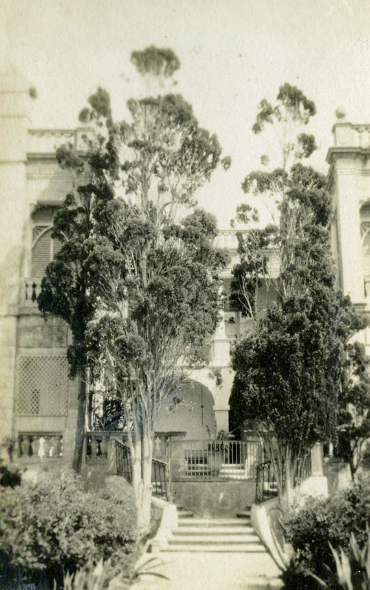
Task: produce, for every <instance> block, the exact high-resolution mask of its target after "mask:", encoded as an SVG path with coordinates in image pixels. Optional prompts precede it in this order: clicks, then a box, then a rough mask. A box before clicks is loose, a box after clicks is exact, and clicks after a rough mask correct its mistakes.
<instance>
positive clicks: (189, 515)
mask: <svg viewBox="0 0 370 590" xmlns="http://www.w3.org/2000/svg"><path fill="white" fill-rule="evenodd" d="M177 514H178V517H179V519H181V518H192V517H193V516H194V512H192V511H191V510H185V508H180V509H179V508H178V509H177Z"/></svg>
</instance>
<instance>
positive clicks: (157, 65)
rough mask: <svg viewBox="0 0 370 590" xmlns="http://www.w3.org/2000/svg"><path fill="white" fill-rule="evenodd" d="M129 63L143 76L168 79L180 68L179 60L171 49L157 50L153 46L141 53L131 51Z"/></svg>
mask: <svg viewBox="0 0 370 590" xmlns="http://www.w3.org/2000/svg"><path fill="white" fill-rule="evenodd" d="M131 62H132V63H133V64H134V66H135V67H136V69H137V70H138V72H139V73H140V74H142V75H143V76H144V75H147V74H151V75H154V76H164V77H166V78H168V77H170V76H172V75H173V74H174V72H176V70H178V69H179V67H180V60H179V58H178V57H177V55H176V54H175V53H174V51H172V49H168V48H165V49H163V48H158V47H155V46H154V45H151V46H150V47H147V48H146V49H144V50H143V51H133V52H132V54H131Z"/></svg>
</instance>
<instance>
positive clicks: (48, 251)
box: [31, 228, 62, 278]
mask: <svg viewBox="0 0 370 590" xmlns="http://www.w3.org/2000/svg"><path fill="white" fill-rule="evenodd" d="M52 231H53V230H52V229H51V228H50V229H48V230H47V231H45V232H44V233H43V234H42V235H41V236H40V237H39V238H38V240H37V241H36V242H35V243H34V245H33V248H32V264H31V276H32V277H35V278H36V277H43V276H44V274H45V270H46V267H47V265H48V264H49V262H51V260H52V257H53V256H55V254H57V253H58V252H59V251H60V249H61V247H62V244H61V242H59V240H53V239H52V237H51V234H52Z"/></svg>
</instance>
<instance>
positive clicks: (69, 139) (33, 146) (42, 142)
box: [27, 127, 95, 156]
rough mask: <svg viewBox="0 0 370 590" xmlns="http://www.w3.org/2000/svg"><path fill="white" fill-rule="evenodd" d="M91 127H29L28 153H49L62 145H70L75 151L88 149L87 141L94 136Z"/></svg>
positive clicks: (53, 152) (52, 152)
mask: <svg viewBox="0 0 370 590" xmlns="http://www.w3.org/2000/svg"><path fill="white" fill-rule="evenodd" d="M94 135H95V134H94V130H93V129H92V128H91V127H78V128H77V129H30V130H29V131H28V147H27V153H28V155H31V156H32V155H33V154H37V155H41V154H45V155H50V154H55V152H56V150H57V149H58V148H59V147H61V146H62V145H70V146H72V147H73V148H74V149H75V150H76V151H79V152H84V151H86V150H87V149H88V143H89V141H91V140H93V138H94Z"/></svg>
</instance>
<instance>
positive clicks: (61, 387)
mask: <svg viewBox="0 0 370 590" xmlns="http://www.w3.org/2000/svg"><path fill="white" fill-rule="evenodd" d="M67 404H68V362H67V357H66V356H51V355H43V356H27V357H21V358H20V359H19V387H18V396H17V414H18V416H66V415H67V410H68V405H67Z"/></svg>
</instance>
